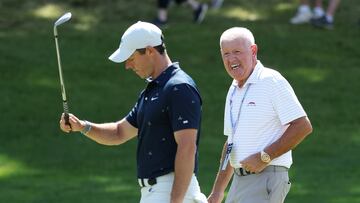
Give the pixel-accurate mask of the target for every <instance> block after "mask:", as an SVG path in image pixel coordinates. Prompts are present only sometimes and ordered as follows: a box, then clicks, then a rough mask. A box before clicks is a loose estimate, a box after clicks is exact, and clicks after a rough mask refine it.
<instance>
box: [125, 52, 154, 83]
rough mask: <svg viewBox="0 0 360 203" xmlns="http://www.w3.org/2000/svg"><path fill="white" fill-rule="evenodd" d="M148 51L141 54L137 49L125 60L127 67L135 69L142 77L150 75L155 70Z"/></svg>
mask: <svg viewBox="0 0 360 203" xmlns="http://www.w3.org/2000/svg"><path fill="white" fill-rule="evenodd" d="M147 52H148V50H146V52H145V54H141V53H140V52H139V51H135V52H134V53H133V54H132V55H131V56H130V57H129V58H128V59H127V60H126V62H125V68H126V69H131V70H133V71H134V72H135V73H136V74H137V75H138V76H139V77H140V78H142V79H145V78H148V77H150V76H151V74H152V72H153V68H152V66H151V64H150V61H151V60H150V58H149V55H148V54H147Z"/></svg>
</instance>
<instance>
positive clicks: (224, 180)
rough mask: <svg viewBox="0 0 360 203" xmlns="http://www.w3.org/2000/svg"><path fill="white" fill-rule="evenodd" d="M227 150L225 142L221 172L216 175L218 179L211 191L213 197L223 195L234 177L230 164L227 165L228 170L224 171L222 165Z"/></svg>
mask: <svg viewBox="0 0 360 203" xmlns="http://www.w3.org/2000/svg"><path fill="white" fill-rule="evenodd" d="M226 150H227V142H225V144H224V147H223V151H222V153H221V159H220V167H219V171H218V173H217V175H216V179H215V182H214V186H213V189H212V191H211V193H212V195H216V194H217V195H223V193H224V191H225V189H226V187H227V185H228V184H229V182H230V179H231V177H232V175H233V172H234V171H233V168H232V167H231V165H230V163H228V164H227V166H226V169H225V170H222V169H221V168H222V163H223V161H224V158H225V155H226Z"/></svg>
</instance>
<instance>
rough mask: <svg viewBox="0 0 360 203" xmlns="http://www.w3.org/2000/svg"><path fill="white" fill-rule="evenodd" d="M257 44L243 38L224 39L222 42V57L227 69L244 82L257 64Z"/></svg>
mask: <svg viewBox="0 0 360 203" xmlns="http://www.w3.org/2000/svg"><path fill="white" fill-rule="evenodd" d="M256 54H257V46H256V45H251V44H250V42H248V41H246V40H244V39H241V38H233V39H229V40H228V39H224V40H222V42H221V57H222V60H223V63H224V66H225V69H226V71H227V72H228V74H229V75H230V77H232V78H233V79H235V80H237V81H238V82H239V83H240V84H244V83H245V81H246V79H247V78H248V77H249V76H250V74H251V72H252V70H253V69H254V67H255V64H256Z"/></svg>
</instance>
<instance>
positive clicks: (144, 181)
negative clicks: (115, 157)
mask: <svg viewBox="0 0 360 203" xmlns="http://www.w3.org/2000/svg"><path fill="white" fill-rule="evenodd" d="M138 183H139V185H140V187H148V186H152V185H155V184H156V183H157V181H156V178H138Z"/></svg>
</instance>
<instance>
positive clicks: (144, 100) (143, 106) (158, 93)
mask: <svg viewBox="0 0 360 203" xmlns="http://www.w3.org/2000/svg"><path fill="white" fill-rule="evenodd" d="M201 104H202V101H201V97H200V94H199V91H198V89H197V87H196V85H195V83H194V81H193V80H192V79H191V77H190V76H189V75H187V74H186V73H185V72H184V71H183V70H181V69H180V67H179V65H178V63H174V64H172V65H171V66H170V67H168V68H167V69H166V70H165V71H164V72H163V73H162V74H160V75H159V76H158V77H157V78H156V79H155V80H153V81H151V82H149V83H148V85H147V87H146V88H145V90H143V91H142V92H141V94H140V96H139V98H138V101H137V103H136V104H135V106H134V107H133V109H132V110H131V111H130V112H129V114H128V115H127V116H126V120H127V121H128V122H129V123H130V124H131V125H133V126H134V127H136V128H137V129H138V145H137V175H138V178H155V177H158V176H161V175H164V174H167V173H170V172H173V171H174V166H175V155H176V150H177V144H176V142H175V137H174V132H176V131H179V130H183V129H197V130H198V134H197V141H196V145H197V146H198V144H199V136H200V125H201ZM197 148H198V147H197ZM184 164H186V163H184ZM197 169H198V150H196V154H195V168H194V172H195V173H196V172H197Z"/></svg>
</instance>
